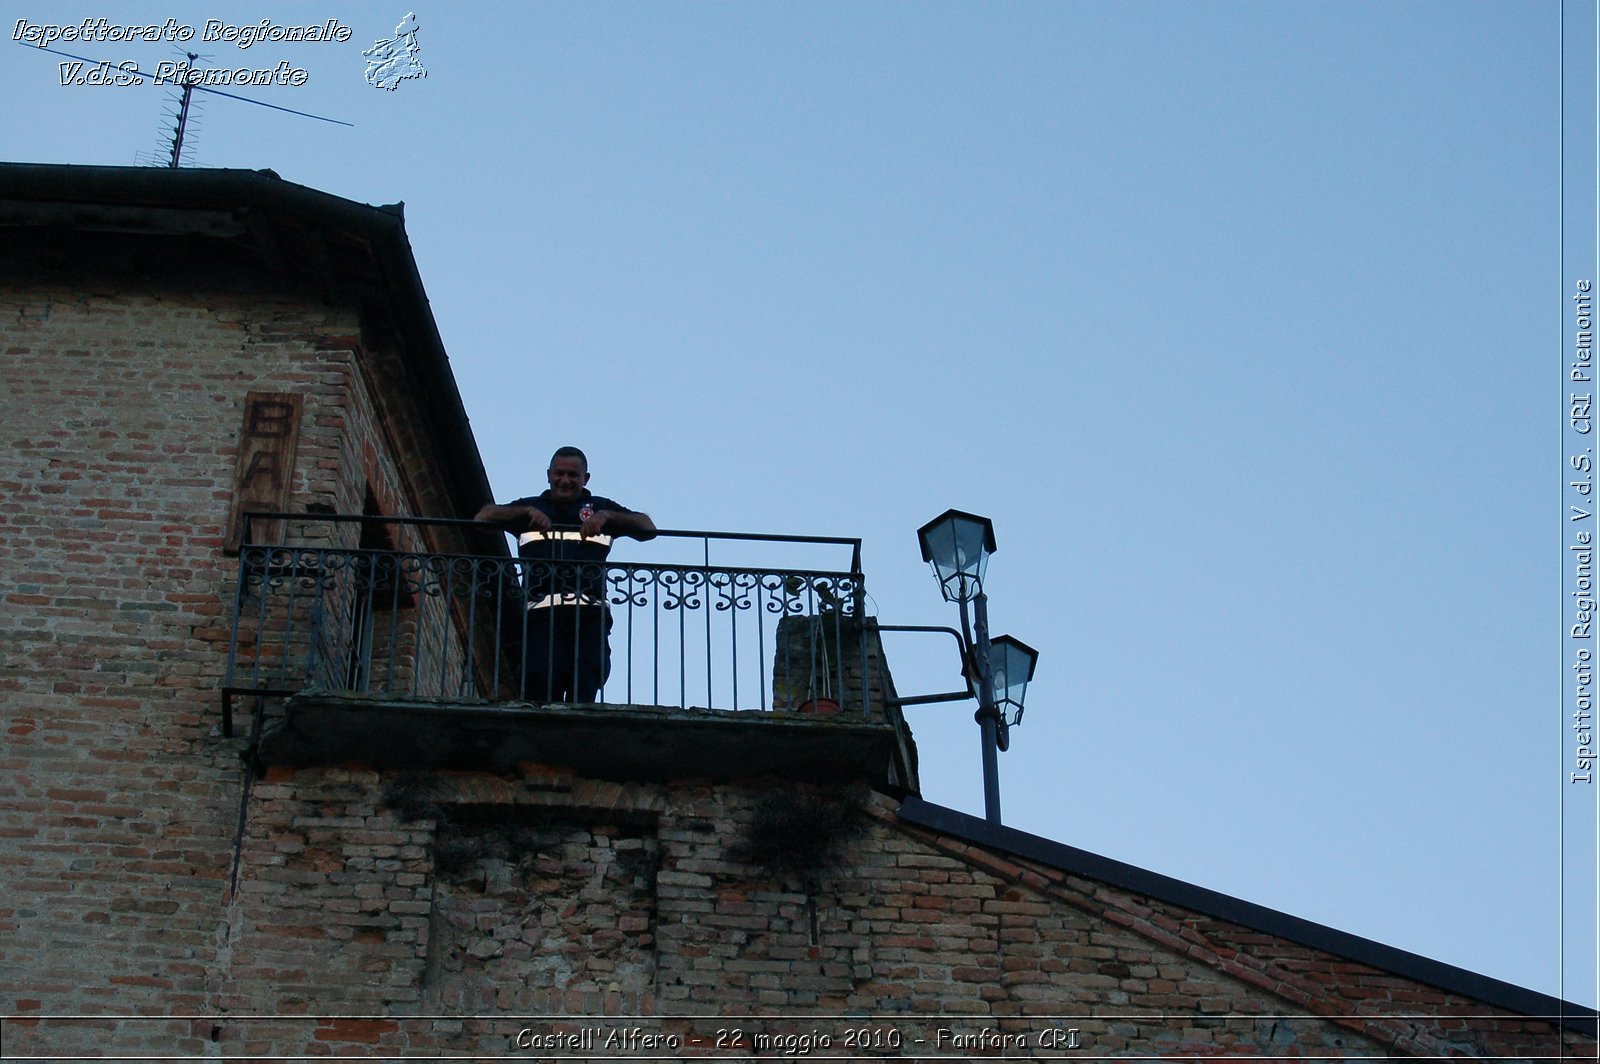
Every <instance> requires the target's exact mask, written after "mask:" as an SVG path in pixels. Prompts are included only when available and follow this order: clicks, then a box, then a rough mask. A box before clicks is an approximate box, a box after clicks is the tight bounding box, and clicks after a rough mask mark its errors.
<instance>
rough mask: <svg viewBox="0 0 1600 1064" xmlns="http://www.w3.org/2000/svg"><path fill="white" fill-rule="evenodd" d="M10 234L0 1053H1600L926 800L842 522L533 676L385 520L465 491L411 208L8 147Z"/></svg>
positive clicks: (684, 573) (1486, 997)
mask: <svg viewBox="0 0 1600 1064" xmlns="http://www.w3.org/2000/svg"><path fill="white" fill-rule="evenodd" d="M0 229H3V230H4V233H5V240H4V248H5V251H4V253H3V256H0V263H3V264H0V270H3V271H4V286H3V300H4V308H3V309H4V314H3V317H0V321H3V322H4V325H3V328H4V335H3V338H0V339H3V350H4V356H5V357H4V363H3V383H4V397H5V399H4V423H5V428H6V432H7V439H6V444H7V445H6V447H5V449H4V453H3V455H0V551H3V555H4V557H5V558H6V559H7V561H6V566H7V580H6V582H5V586H4V588H0V595H3V602H4V610H3V612H0V647H3V649H0V699H3V705H4V713H3V725H4V728H5V742H4V745H3V747H0V857H3V862H0V868H3V871H0V886H3V888H4V889H3V891H0V1017H3V1019H0V1055H5V1056H18V1057H22V1056H28V1057H35V1058H37V1057H48V1056H50V1055H51V1054H55V1055H59V1056H67V1055H87V1054H104V1055H108V1056H117V1055H123V1056H136V1055H147V1054H157V1053H168V1054H184V1055H195V1056H202V1055H222V1056H241V1055H246V1056H254V1057H266V1056H272V1055H290V1056H299V1055H330V1054H346V1053H348V1054H351V1055H389V1056H402V1055H437V1054H447V1055H448V1054H456V1055H474V1054H475V1055H481V1056H501V1055H503V1056H521V1057H530V1058H532V1057H544V1058H567V1059H572V1058H579V1057H600V1056H630V1055H631V1056H667V1057H675V1056H691V1055H698V1056H709V1057H724V1058H729V1059H734V1058H741V1057H743V1058H748V1057H751V1056H776V1055H791V1056H793V1055H802V1054H809V1055H813V1056H824V1057H826V1056H832V1057H833V1058H835V1059H837V1058H843V1057H874V1056H899V1057H912V1058H915V1057H945V1058H950V1057H960V1056H1002V1055H1005V1056H1042V1057H1052V1056H1053V1057H1085V1058H1094V1057H1100V1056H1114V1055H1153V1054H1161V1055H1170V1056H1175V1057H1201V1056H1215V1055H1230V1056H1255V1057H1261V1058H1274V1057H1286V1056H1335V1057H1347V1056H1348V1057H1378V1056H1425V1057H1440V1056H1454V1055H1462V1056H1480V1057H1494V1058H1501V1059H1523V1060H1534V1059H1552V1058H1558V1057H1566V1058H1574V1059H1584V1058H1587V1059H1593V1058H1594V1056H1595V1020H1594V1013H1593V1011H1592V1010H1585V1009H1582V1008H1579V1007H1576V1006H1573V1005H1571V1004H1569V1003H1563V1002H1560V1001H1557V1000H1555V999H1552V998H1549V997H1547V996H1545V995H1541V994H1537V993H1534V992H1531V991H1527V990H1524V989H1521V988H1518V987H1515V986H1511V985H1508V984H1505V983H1502V982H1499V981H1496V980H1493V979H1488V978H1485V977H1482V976H1479V975H1475V974H1473V973H1470V972H1466V971H1463V970H1460V969H1456V968H1452V967H1450V966H1448V965H1443V964H1439V963H1437V962H1433V961H1430V960H1427V959H1425V958H1421V957H1417V956H1415V955H1411V954H1407V953H1404V952H1401V951H1398V950H1394V949H1391V948H1389V947H1385V946H1383V945H1381V944H1378V943H1374V942H1371V941H1367V940H1363V939H1359V938H1356V937H1354V936H1350V935H1346V934H1343V933H1341V932H1338V931H1336V930H1333V929H1331V928H1327V927H1322V926H1318V925H1315V924H1312V923H1309V922H1307V921H1303V920H1298V919H1296V918H1293V917H1290V916H1287V915H1285V914H1282V913H1278V912H1273V911H1270V910H1266V909H1263V908H1261V907H1259V906H1254V905H1251V904H1249V903H1247V902H1243V901H1240V900H1238V899H1233V898H1229V897H1225V896H1221V895H1218V894H1215V893H1214V892H1210V891H1207V890H1204V889H1202V888H1200V887H1196V886H1194V885H1191V884H1186V883H1181V882H1177V881H1174V880H1171V879H1168V878H1166V877H1162V876H1160V875H1157V874H1154V873H1151V872H1148V871H1145V870H1141V869H1137V868H1133V867H1130V866H1127V865H1123V864H1120V863H1118V862H1115V861H1111V860H1107V859H1104V858H1100V857H1097V856H1094V855H1092V854H1087V853H1084V852H1082V851H1078V850H1075V849H1072V848H1071V847H1067V846H1063V845H1060V844H1057V843H1053V842H1050V841H1048V840H1044V839H1040V838H1037V837H1034V836H1030V835H1026V834H1024V833H1021V832H1017V831H1013V830H1010V829H1006V828H1000V827H996V826H993V825H989V824H986V823H984V822H982V821H979V820H975V819H973V818H970V817H967V816H964V815H962V814H960V813H956V812H954V811H951V810H948V809H943V808H940V807H937V806H934V805H931V804H929V803H926V802H923V801H922V800H921V799H920V798H919V797H918V796H917V781H916V768H915V748H914V745H913V744H912V742H911V738H910V735H909V732H908V731H907V730H906V728H905V725H904V722H903V719H902V718H901V716H900V714H899V711H898V706H897V703H896V699H895V695H894V688H893V683H892V681H891V680H890V678H889V676H888V672H887V670H886V669H885V668H884V667H883V661H882V655H881V650H880V648H879V647H878V644H877V641H876V638H875V635H874V632H873V630H872V626H871V623H870V622H868V621H865V620H864V619H863V618H862V617H861V615H860V611H859V607H858V606H854V605H852V596H853V595H855V594H857V593H858V592H859V590H860V588H861V581H862V579H863V578H862V576H861V574H860V573H859V566H858V565H857V564H856V561H855V559H854V558H852V559H851V560H850V561H849V562H848V563H843V562H841V564H840V565H839V566H838V567H837V569H836V570H830V571H817V570H814V569H809V568H807V569H800V568H795V567H791V568H787V569H786V568H784V567H783V566H782V565H780V564H778V563H777V562H773V563H771V565H769V566H767V567H754V568H753V567H751V566H749V565H748V564H744V565H740V566H731V565H729V566H721V565H712V564H711V562H710V561H709V560H706V561H704V562H702V563H700V564H691V563H684V562H681V561H661V560H656V561H650V560H647V561H645V562H639V563H623V564H621V565H620V566H619V568H618V569H617V570H616V572H615V573H611V574H608V577H607V579H608V580H609V581H611V583H610V587H611V589H612V590H613V591H614V592H615V594H613V595H612V596H611V601H612V602H613V603H614V604H615V605H614V606H613V612H614V613H615V614H616V615H617V628H616V630H615V631H614V632H613V636H612V643H613V648H614V652H615V653H616V654H617V655H618V668H617V669H616V670H614V672H613V676H612V680H611V681H609V682H608V685H607V688H606V691H605V695H604V700H605V701H606V702H607V703H609V706H608V708H605V709H596V708H592V707H572V706H531V705H526V704H523V703H521V702H520V701H518V700H517V698H516V694H515V691H516V688H515V681H514V677H513V676H512V674H513V673H514V672H515V664H514V663H515V661H516V660H517V657H516V654H515V653H514V652H513V649H512V648H513V644H514V643H515V641H516V638H517V634H516V633H517V631H518V629H517V623H518V622H517V617H518V616H519V614H520V611H519V610H517V609H515V608H514V607H516V606H518V605H519V603H518V602H517V579H516V564H515V562H514V561H513V560H512V559H511V558H510V556H509V553H508V551H507V548H506V544H505V543H504V540H503V537H502V536H500V535H498V534H496V533H492V532H486V531H485V530H483V529H481V528H478V527H475V526H471V525H470V524H468V523H461V522H455V523H452V522H450V521H436V522H431V523H430V522H427V521H411V520H402V518H405V517H407V516H408V515H432V516H434V517H439V516H441V515H463V514H470V513H472V512H474V511H475V510H476V509H477V507H478V506H479V505H481V504H482V503H483V502H484V501H486V500H488V499H489V497H490V493H489V486H488V483H487V480H486V478H485V476H484V473H483V468H482V464H481V462H480V461H479V458H478V454H477V451H476V447H475V444H474V443H473V440H472V436H471V432H470V429H469V426H468V422H467V418H466V415H465V412H464V410H463V408H462V405H461V402H460V398H459V396H458V394H457V392H456V389H455V385H454V382H453V379H452V377H451V373H450V369H449V364H448V361H447V358H446V355H445V351H444V346H443V344H442V342H441V340H440V338H439V336H438V332H437V329H436V328H435V326H434V323H433V320H432V316H431V314H430V312H429V310H428V307H427V302H426V298H425V296H424V293H423V289H422V285H421V281H420V278H419V275H418V273H417V269H416V266H415V264H414V262H413V260H412V257H411V253H410V249H409V246H408V244H407V241H406V237H405V231H404V226H403V221H402V217H401V212H400V210H399V209H398V208H390V207H369V206H365V205H360V204H355V203H351V202H348V201H344V200H340V199H337V198H335V197H332V196H327V195H324V194H321V193H318V192H315V191H313V190H310V189H306V188H302V187H299V186H295V185H292V184H289V183H287V182H284V181H281V180H279V179H278V178H277V177H276V176H275V175H273V174H270V173H265V172H262V173H257V172H243V171H191V170H185V171H163V170H143V169H139V170H135V169H123V168H95V167H63V166H34V165H6V166H0ZM248 512H277V513H281V514H289V515H294V516H285V517H278V518H271V519H265V518H255V519H250V520H247V519H246V518H245V514H246V513H248ZM362 518H364V519H362ZM702 540H704V542H705V543H707V544H708V543H709V540H708V539H705V537H702ZM771 547H772V549H773V550H774V551H775V552H776V551H778V550H779V549H780V547H781V545H780V544H776V543H774V544H772V545H771ZM706 553H707V558H708V559H709V546H708V547H707V552H706ZM724 606H725V607H726V609H725V610H719V607H724ZM724 613H725V614H726V615H727V617H726V622H725V619H724V617H723V614H724ZM686 621H687V622H688V623H686ZM702 621H703V622H704V629H705V636H704V637H703V638H701V637H700V635H699V634H698V629H699V627H700V626H701V624H702ZM713 622H715V623H716V624H718V625H722V624H724V623H726V627H724V628H718V629H717V630H716V631H713ZM740 625H745V626H746V627H743V628H741V627H740ZM830 625H831V626H832V630H833V633H834V634H833V636H832V637H829V636H828V635H827V634H826V633H827V632H828V630H829V626H830ZM674 626H675V627H674ZM802 629H803V630H804V631H807V632H810V633H812V638H811V639H810V641H809V642H806V641H802V642H803V644H804V645H803V648H802V649H801V650H799V651H795V650H794V647H795V646H796V645H797V644H796V639H795V634H796V632H798V631H801V630H802ZM846 633H849V634H846ZM830 639H831V641H830ZM674 640H676V641H675V642H674ZM641 648H642V649H641ZM663 648H665V649H663ZM830 648H831V653H830ZM702 650H703V651H704V656H705V660H706V662H707V665H706V668H705V670H704V676H703V677H702V676H701V675H700V674H699V673H698V672H695V671H693V670H692V669H691V666H690V665H689V664H687V662H690V661H691V660H696V655H698V654H699V653H700V652H701V651H702ZM741 654H743V655H744V656H743V665H742V673H741V664H740V662H741V658H740V655H741ZM791 657H798V658H802V659H805V664H804V665H803V666H802V667H801V668H799V670H798V671H796V670H794V669H793V667H792V666H791V665H790V663H789V662H790V658H791ZM674 660H676V661H677V663H678V664H677V665H673V661H674ZM819 661H820V662H821V663H822V668H821V671H820V675H821V676H823V677H825V679H824V680H823V683H822V687H823V690H821V691H819V690H818V676H819V670H818V668H817V663H818V662H819ZM673 668H676V669H677V670H678V671H677V672H676V673H673V674H672V675H669V676H668V677H667V679H666V681H665V682H663V680H662V673H663V671H664V670H665V671H666V672H668V673H671V672H672V669H673ZM802 675H803V676H804V677H805V681H804V682H803V683H802V682H798V681H796V680H795V679H794V677H795V676H802ZM741 676H742V678H741ZM829 676H831V677H832V682H831V683H830V682H828V680H827V679H826V677H829ZM702 678H703V679H704V680H705V686H704V689H705V691H706V694H705V695H704V696H702V695H700V694H699V693H698V690H697V688H696V685H697V684H698V683H699V682H700V680H701V679H702ZM752 678H753V679H752ZM769 679H770V680H771V681H772V685H771V687H770V688H769V687H768V686H767V681H768V680H769ZM781 690H789V691H791V692H793V693H794V694H793V697H792V698H788V699H787V700H786V699H785V697H781V696H780V693H779V692H780V691H781ZM717 692H723V694H721V695H719V694H718V693H717ZM818 694H825V695H827V696H828V700H830V701H832V702H836V703H838V704H839V705H840V706H841V707H842V711H841V712H839V713H837V714H822V713H816V712H811V713H807V712H799V711H798V710H799V709H800V708H802V707H801V702H802V700H803V699H804V701H808V702H811V703H812V705H813V706H814V705H815V704H816V702H815V700H814V699H813V698H811V697H809V696H815V695H818ZM719 698H720V700H721V701H722V702H723V703H725V704H723V705H722V706H721V707H720V708H714V707H717V706H718V701H719ZM769 699H770V700H769Z"/></svg>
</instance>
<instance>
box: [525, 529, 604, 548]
mask: <svg viewBox="0 0 1600 1064" xmlns="http://www.w3.org/2000/svg"><path fill="white" fill-rule="evenodd" d="M558 541H559V542H567V543H593V544H594V545H595V546H597V547H609V546H611V537H610V536H608V535H606V534H605V533H604V532H599V533H596V534H595V535H592V536H585V535H584V534H583V533H582V532H524V533H522V535H520V536H518V537H517V543H518V545H522V544H526V543H554V542H558Z"/></svg>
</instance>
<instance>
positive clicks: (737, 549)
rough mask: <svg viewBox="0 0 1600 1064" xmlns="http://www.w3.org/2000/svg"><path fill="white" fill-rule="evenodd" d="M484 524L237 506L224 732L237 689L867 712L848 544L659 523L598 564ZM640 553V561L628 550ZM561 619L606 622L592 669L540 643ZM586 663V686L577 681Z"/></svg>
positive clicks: (855, 561)
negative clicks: (524, 542)
mask: <svg viewBox="0 0 1600 1064" xmlns="http://www.w3.org/2000/svg"><path fill="white" fill-rule="evenodd" d="M492 532H494V530H493V529H492V527H491V526H485V525H481V524H479V523H477V522H471V521H455V520H440V519H422V518H405V519H396V518H383V517H372V516H362V517H356V516H343V515H331V514H251V515H248V516H247V518H246V531H245V538H244V542H243V545H242V546H241V548H240V552H239V578H238V584H237V590H236V593H235V596H234V604H233V617H232V632H231V638H230V643H229V651H228V665H227V677H226V680H225V683H224V727H225V729H226V730H227V731H228V732H229V733H230V734H231V730H232V705H233V700H234V699H235V698H238V697H240V696H255V697H258V698H259V697H270V696H283V695H290V694H298V693H303V692H312V691H315V692H323V693H329V694H341V693H342V694H349V695H362V696H373V697H379V698H384V699H401V700H412V699H414V700H436V701H443V702H452V703H487V702H517V701H523V702H536V703H543V702H549V701H562V700H582V701H590V700H593V701H597V702H608V703H623V704H631V705H653V706H680V707H697V708H706V709H757V710H795V711H802V710H811V711H816V712H844V713H849V714H855V715H860V716H870V715H871V714H872V698H873V693H872V691H873V688H874V687H875V686H876V685H875V683H874V682H873V681H871V680H869V679H865V678H867V677H869V676H871V675H872V673H870V672H869V660H868V658H869V640H868V639H866V638H864V637H863V636H864V632H865V631H866V625H865V623H864V620H865V610H864V602H865V588H864V584H863V580H862V574H861V565H860V562H861V541H860V540H858V539H846V538H838V537H816V536H770V535H759V534H751V533H726V532H699V531H683V530H663V531H661V532H660V533H659V538H658V539H656V540H654V541H652V542H649V543H639V542H636V541H632V540H619V541H618V542H617V545H616V547H615V548H614V549H613V550H612V554H611V558H610V559H608V560H607V561H606V562H605V563H603V564H596V563H593V562H582V561H565V560H560V559H557V560H552V561H533V560H527V559H521V558H516V557H511V556H509V555H508V554H505V553H500V554H496V553H490V552H489V551H490V550H491V549H492V548H494V547H501V548H502V549H503V544H504V538H503V537H498V538H497V537H496V536H495V535H492V534H490V533H492ZM846 553H847V555H848V560H847V562H846V564H844V565H842V566H841V565H840V564H839V563H840V562H841V561H845V558H844V557H843V555H845V554H846ZM638 555H643V556H645V557H647V558H653V559H655V560H640V559H638V558H636V557H628V556H638ZM777 556H782V557H783V558H784V560H785V564H784V565H781V566H776V567H775V566H774V565H773V564H772V561H773V560H774V558H775V557H777ZM749 560H756V561H764V562H765V564H761V565H748V564H741V563H743V562H745V561H749ZM818 560H823V561H825V562H827V563H829V564H822V565H818V564H816V562H817V561H818ZM530 599H531V600H532V601H530ZM552 608H555V609H557V610H559V611H564V612H563V614H562V616H563V617H564V618H565V620H563V621H559V622H557V623H556V624H554V625H552V623H551V619H552V618H554V617H556V613H553V612H551V613H542V612H541V611H544V610H550V609H552ZM563 624H572V625H575V626H577V627H578V628H580V629H584V628H586V629H587V630H588V631H590V632H591V633H595V632H603V633H606V634H608V636H609V640H608V643H609V670H607V669H606V668H605V667H604V663H600V664H601V667H600V668H599V669H596V668H595V667H594V666H595V665H596V659H595V657H594V654H593V650H592V648H593V646H594V637H593V636H591V637H590V638H589V641H588V642H587V643H586V642H585V640H584V639H581V638H580V639H577V640H571V641H563V637H562V636H561V635H558V636H556V637H555V638H554V639H553V638H552V637H551V635H550V631H551V629H552V627H555V628H556V629H558V630H560V629H561V626H562V625H563ZM569 642H570V647H569ZM569 653H570V654H571V655H572V659H571V660H570V661H569V660H567V659H566V655H567V654H569ZM597 673H606V675H605V677H604V680H603V683H602V684H600V686H599V689H598V691H596V692H594V693H593V694H592V695H591V694H589V693H588V691H586V690H585V686H584V684H583V682H582V680H581V679H579V678H580V677H584V676H588V677H591V678H594V677H595V676H596V674H597ZM551 674H555V675H557V676H565V677H567V678H568V679H569V680H572V681H573V682H572V683H571V684H570V685H563V684H562V683H560V682H554V683H552V682H549V679H550V677H551ZM563 687H565V688H566V689H563Z"/></svg>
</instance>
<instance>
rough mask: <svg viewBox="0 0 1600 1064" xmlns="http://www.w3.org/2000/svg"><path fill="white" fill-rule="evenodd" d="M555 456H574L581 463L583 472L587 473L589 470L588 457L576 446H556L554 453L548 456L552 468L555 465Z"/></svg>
mask: <svg viewBox="0 0 1600 1064" xmlns="http://www.w3.org/2000/svg"><path fill="white" fill-rule="evenodd" d="M557 458H576V459H577V460H578V461H580V462H582V463H583V471H584V472H585V473H587V472H588V471H589V457H588V455H586V454H584V453H583V452H582V451H580V450H578V449H577V448H576V447H557V448H556V453H555V454H553V455H551V456H550V468H551V469H554V468H555V467H556V459H557Z"/></svg>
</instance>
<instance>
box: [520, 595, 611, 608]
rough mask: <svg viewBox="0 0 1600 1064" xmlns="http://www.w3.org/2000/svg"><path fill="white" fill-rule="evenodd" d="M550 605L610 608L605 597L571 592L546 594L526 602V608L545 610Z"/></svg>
mask: <svg viewBox="0 0 1600 1064" xmlns="http://www.w3.org/2000/svg"><path fill="white" fill-rule="evenodd" d="M552 606H588V607H590V608H591V609H593V608H594V607H596V606H598V607H600V608H601V609H610V608H611V607H610V604H608V603H607V602H606V601H605V599H597V598H591V597H590V596H588V595H573V594H565V595H546V596H545V597H544V598H542V599H540V600H539V601H538V602H530V603H528V609H530V610H547V609H549V608H551V607H552Z"/></svg>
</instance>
